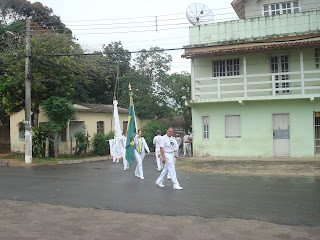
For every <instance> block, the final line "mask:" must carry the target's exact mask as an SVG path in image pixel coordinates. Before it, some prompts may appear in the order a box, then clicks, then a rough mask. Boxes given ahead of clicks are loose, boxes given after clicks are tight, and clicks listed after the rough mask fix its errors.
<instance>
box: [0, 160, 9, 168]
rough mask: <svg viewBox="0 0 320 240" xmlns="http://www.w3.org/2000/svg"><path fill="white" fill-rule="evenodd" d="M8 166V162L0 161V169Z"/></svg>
mask: <svg viewBox="0 0 320 240" xmlns="http://www.w3.org/2000/svg"><path fill="white" fill-rule="evenodd" d="M6 165H8V161H0V167H3V166H6Z"/></svg>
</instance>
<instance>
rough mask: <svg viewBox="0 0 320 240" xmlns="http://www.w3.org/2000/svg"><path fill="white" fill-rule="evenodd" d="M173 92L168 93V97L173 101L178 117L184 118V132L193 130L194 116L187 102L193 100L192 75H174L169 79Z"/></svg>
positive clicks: (184, 73) (185, 73)
mask: <svg viewBox="0 0 320 240" xmlns="http://www.w3.org/2000/svg"><path fill="white" fill-rule="evenodd" d="M168 85H169V86H170V88H171V90H170V91H168V97H169V98H170V99H172V106H173V108H174V110H175V111H176V112H177V113H178V115H181V116H183V118H184V126H183V127H184V130H185V131H187V130H188V129H191V124H192V118H191V117H192V116H191V108H190V107H189V106H186V101H188V100H190V99H191V76H190V73H187V72H182V73H174V74H171V75H170V77H169V83H168Z"/></svg>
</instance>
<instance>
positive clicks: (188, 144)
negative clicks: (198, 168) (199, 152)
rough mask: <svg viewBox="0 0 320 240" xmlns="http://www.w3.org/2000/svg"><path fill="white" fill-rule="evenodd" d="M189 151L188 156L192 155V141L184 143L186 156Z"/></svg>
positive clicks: (184, 154)
mask: <svg viewBox="0 0 320 240" xmlns="http://www.w3.org/2000/svg"><path fill="white" fill-rule="evenodd" d="M187 152H188V156H191V144H190V143H184V144H183V156H184V157H185V156H186V154H187Z"/></svg>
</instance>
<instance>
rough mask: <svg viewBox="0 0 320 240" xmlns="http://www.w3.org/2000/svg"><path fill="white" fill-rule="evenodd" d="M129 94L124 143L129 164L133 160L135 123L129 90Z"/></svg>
mask: <svg viewBox="0 0 320 240" xmlns="http://www.w3.org/2000/svg"><path fill="white" fill-rule="evenodd" d="M129 95H130V107H129V116H128V128H127V143H126V159H127V160H128V162H129V166H131V164H132V163H133V161H134V136H135V134H136V124H135V119H134V108H133V97H132V95H133V94H132V92H131V91H130V92H129Z"/></svg>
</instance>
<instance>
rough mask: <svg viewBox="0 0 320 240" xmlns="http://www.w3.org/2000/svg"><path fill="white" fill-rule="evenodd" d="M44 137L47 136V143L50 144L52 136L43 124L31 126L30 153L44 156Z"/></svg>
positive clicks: (35, 155)
mask: <svg viewBox="0 0 320 240" xmlns="http://www.w3.org/2000/svg"><path fill="white" fill-rule="evenodd" d="M46 138H49V145H50V144H51V145H52V141H53V140H52V137H51V136H50V132H49V131H48V130H47V128H46V127H45V126H42V125H40V126H39V127H33V128H32V155H33V156H34V157H44V156H45V153H46Z"/></svg>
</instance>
